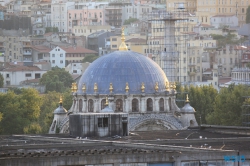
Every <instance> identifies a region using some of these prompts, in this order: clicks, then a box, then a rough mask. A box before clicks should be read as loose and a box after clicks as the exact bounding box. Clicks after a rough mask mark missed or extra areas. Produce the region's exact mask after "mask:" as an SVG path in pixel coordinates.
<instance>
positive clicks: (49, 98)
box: [39, 89, 72, 133]
mask: <svg viewBox="0 0 250 166" xmlns="http://www.w3.org/2000/svg"><path fill="white" fill-rule="evenodd" d="M60 95H62V96H63V107H64V108H65V109H66V110H69V109H70V107H71V105H72V96H71V91H70V89H68V90H67V91H65V92H64V93H63V94H60V93H57V92H55V91H54V92H48V93H47V94H44V95H43V97H42V101H43V103H42V105H41V115H40V117H39V124H40V126H43V128H42V131H41V132H42V133H48V131H49V127H50V125H51V122H52V120H53V116H54V114H53V112H54V110H55V109H56V108H57V107H58V106H59V104H58V102H59V99H60Z"/></svg>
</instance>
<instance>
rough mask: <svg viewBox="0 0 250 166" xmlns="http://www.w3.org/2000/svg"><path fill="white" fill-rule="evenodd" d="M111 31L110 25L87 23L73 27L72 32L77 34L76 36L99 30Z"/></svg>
mask: <svg viewBox="0 0 250 166" xmlns="http://www.w3.org/2000/svg"><path fill="white" fill-rule="evenodd" d="M101 30H104V31H111V26H110V25H86V26H80V25H79V26H74V27H73V29H72V33H74V34H75V36H89V35H90V34H92V33H95V32H98V31H101Z"/></svg>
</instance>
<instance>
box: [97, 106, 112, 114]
mask: <svg viewBox="0 0 250 166" xmlns="http://www.w3.org/2000/svg"><path fill="white" fill-rule="evenodd" d="M100 113H114V111H113V110H112V109H111V108H109V106H106V107H105V108H103V109H102V110H101V111H100Z"/></svg>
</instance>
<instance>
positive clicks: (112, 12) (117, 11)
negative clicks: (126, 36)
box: [105, 2, 130, 28]
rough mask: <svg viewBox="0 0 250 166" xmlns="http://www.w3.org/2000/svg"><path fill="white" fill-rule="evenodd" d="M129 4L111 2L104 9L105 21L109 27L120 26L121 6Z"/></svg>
mask: <svg viewBox="0 0 250 166" xmlns="http://www.w3.org/2000/svg"><path fill="white" fill-rule="evenodd" d="M126 4H130V3H122V2H120V3H119V2H113V3H109V5H108V6H107V7H106V8H105V20H106V23H107V24H109V25H110V26H114V27H118V28H119V27H121V26H122V6H124V5H126Z"/></svg>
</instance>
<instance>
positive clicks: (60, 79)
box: [40, 67, 73, 92]
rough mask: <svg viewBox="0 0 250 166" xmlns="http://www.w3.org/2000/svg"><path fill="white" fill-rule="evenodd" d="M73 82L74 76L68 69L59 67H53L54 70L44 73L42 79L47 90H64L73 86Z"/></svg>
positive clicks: (41, 81)
mask: <svg viewBox="0 0 250 166" xmlns="http://www.w3.org/2000/svg"><path fill="white" fill-rule="evenodd" d="M72 82H73V78H72V76H71V75H70V74H69V73H68V72H67V71H65V70H64V69H61V68H59V67H54V68H52V70H50V71H48V72H47V73H45V74H43V76H42V78H41V79H40V83H41V84H42V85H45V87H46V92H48V91H56V92H64V91H65V89H66V88H70V87H71V84H72Z"/></svg>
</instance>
